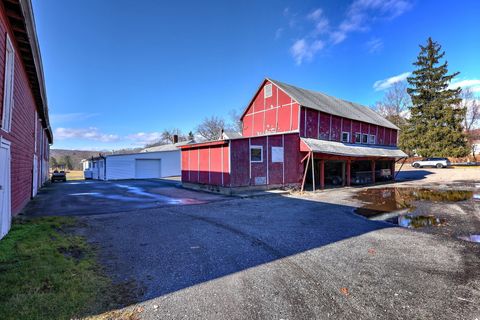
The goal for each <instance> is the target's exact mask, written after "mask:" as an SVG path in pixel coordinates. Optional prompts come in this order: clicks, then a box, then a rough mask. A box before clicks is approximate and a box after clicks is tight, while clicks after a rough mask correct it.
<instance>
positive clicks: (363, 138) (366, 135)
mask: <svg viewBox="0 0 480 320" xmlns="http://www.w3.org/2000/svg"><path fill="white" fill-rule="evenodd" d="M362 143H363V144H367V143H368V134H365V133H363V134H362Z"/></svg>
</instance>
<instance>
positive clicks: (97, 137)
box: [54, 127, 119, 142]
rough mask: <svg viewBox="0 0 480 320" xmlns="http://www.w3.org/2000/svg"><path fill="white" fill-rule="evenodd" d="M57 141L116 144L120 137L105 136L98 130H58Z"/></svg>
mask: <svg viewBox="0 0 480 320" xmlns="http://www.w3.org/2000/svg"><path fill="white" fill-rule="evenodd" d="M54 137H55V139H59V140H66V139H86V140H92V141H101V142H115V141H118V140H119V136H118V135H115V134H105V133H102V132H100V130H98V128H95V127H90V128H75V129H73V128H57V129H55V133H54Z"/></svg>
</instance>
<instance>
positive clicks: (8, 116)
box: [2, 34, 15, 132]
mask: <svg viewBox="0 0 480 320" xmlns="http://www.w3.org/2000/svg"><path fill="white" fill-rule="evenodd" d="M5 51H6V56H5V83H4V85H5V90H4V91H3V115H2V129H3V130H4V131H7V132H9V131H10V130H11V127H12V109H13V74H14V66H15V51H14V50H13V45H12V42H11V41H10V37H9V36H8V34H7V45H6V50H5Z"/></svg>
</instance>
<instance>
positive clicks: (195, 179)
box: [182, 133, 303, 187]
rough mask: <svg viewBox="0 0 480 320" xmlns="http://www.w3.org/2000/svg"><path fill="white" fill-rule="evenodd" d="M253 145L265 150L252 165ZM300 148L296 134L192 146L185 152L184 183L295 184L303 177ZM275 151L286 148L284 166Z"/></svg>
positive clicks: (219, 184)
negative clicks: (274, 148) (274, 156)
mask: <svg viewBox="0 0 480 320" xmlns="http://www.w3.org/2000/svg"><path fill="white" fill-rule="evenodd" d="M254 145H257V146H262V147H263V159H262V160H263V161H262V162H258V163H250V146H254ZM299 146H300V138H299V136H298V134H295V133H294V134H285V135H283V134H280V135H271V136H262V137H252V138H243V139H235V140H231V141H229V145H227V144H226V145H212V146H198V147H196V146H189V147H188V148H183V149H182V181H183V182H190V183H200V184H208V185H216V186H225V187H244V186H255V185H282V184H296V183H299V182H300V180H301V177H302V173H303V166H302V165H301V163H300V161H301V153H300V151H299ZM272 147H283V152H284V154H283V162H273V158H272ZM222 163H223V167H222V165H221V164H222ZM230 165H231V167H232V168H234V169H233V170H230ZM222 175H223V181H222Z"/></svg>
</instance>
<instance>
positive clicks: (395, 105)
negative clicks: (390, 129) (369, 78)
mask: <svg viewBox="0 0 480 320" xmlns="http://www.w3.org/2000/svg"><path fill="white" fill-rule="evenodd" d="M411 104H412V101H411V100H410V95H409V94H408V93H407V83H406V82H405V81H402V82H395V83H394V84H393V85H392V86H391V87H390V88H389V89H388V91H387V92H385V95H384V96H383V98H382V100H380V101H377V102H376V103H375V105H374V107H373V108H374V109H375V110H376V111H377V112H378V113H380V114H381V115H382V116H383V117H385V118H386V119H388V120H389V121H390V122H392V123H393V124H395V125H396V126H397V127H401V126H403V125H404V124H405V123H406V121H405V118H406V116H407V112H408V108H409V106H410V105H411Z"/></svg>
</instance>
